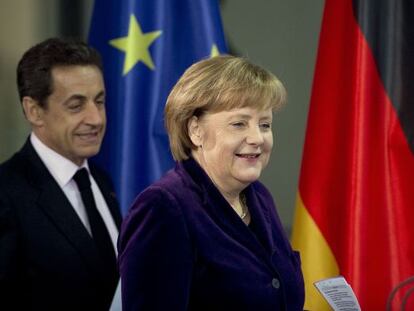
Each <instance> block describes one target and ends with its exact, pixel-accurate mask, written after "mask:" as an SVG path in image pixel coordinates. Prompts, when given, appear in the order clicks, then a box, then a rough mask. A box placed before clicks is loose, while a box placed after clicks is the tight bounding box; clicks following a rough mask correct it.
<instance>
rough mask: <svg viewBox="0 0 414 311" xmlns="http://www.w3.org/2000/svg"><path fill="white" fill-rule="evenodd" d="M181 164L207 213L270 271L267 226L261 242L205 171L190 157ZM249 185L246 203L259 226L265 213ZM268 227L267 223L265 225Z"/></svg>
mask: <svg viewBox="0 0 414 311" xmlns="http://www.w3.org/2000/svg"><path fill="white" fill-rule="evenodd" d="M183 164H184V167H185V169H186V170H187V172H188V173H189V174H190V176H191V177H192V179H193V180H194V182H195V184H196V187H198V188H199V192H200V194H201V195H202V196H203V203H204V207H205V208H206V210H207V212H208V213H209V214H210V215H212V216H213V217H214V218H215V221H216V223H217V224H218V225H219V226H220V228H221V229H222V230H223V231H225V232H226V233H227V234H228V235H230V236H231V237H232V238H233V239H235V240H237V241H238V242H239V243H241V244H243V245H244V246H246V247H247V248H249V250H250V251H251V252H252V253H254V254H255V255H256V256H259V257H261V258H262V259H263V261H264V262H266V263H267V265H268V266H269V268H270V269H272V270H273V265H272V262H271V258H270V257H271V254H270V253H269V252H268V251H267V246H268V245H267V243H270V240H269V238H270V236H271V235H270V234H268V233H267V230H266V229H263V232H262V231H260V236H259V238H260V240H261V241H262V240H263V241H266V242H265V243H266V244H265V245H263V244H262V243H261V242H260V241H259V239H258V238H257V237H256V236H255V235H254V234H253V232H252V231H251V230H250V229H249V228H248V226H246V224H245V223H244V222H243V221H242V220H241V219H240V217H239V216H238V215H237V214H236V212H235V211H234V210H233V208H232V207H231V206H230V204H229V203H228V202H227V201H226V200H225V198H224V197H223V196H222V195H221V193H220V191H219V190H218V189H217V188H216V187H215V186H214V184H213V183H212V182H211V180H210V178H209V177H208V176H207V174H206V173H205V172H204V170H203V169H202V168H201V167H200V166H199V165H198V164H197V162H195V160H193V159H189V160H187V161H185V162H184V163H183ZM251 187H252V186H251V185H250V186H249V187H248V188H247V189H246V190H245V191H246V195H247V204H248V206H249V210H250V211H251V212H253V211H254V212H253V213H252V217H254V218H255V219H254V220H255V222H256V224H257V227H258V228H260V227H261V226H262V225H264V224H265V216H264V215H262V212H260V210H262V208H261V207H260V205H259V204H260V203H261V202H259V201H258V200H257V198H256V196H255V194H254V191H253V190H252V189H251ZM267 227H268V226H267Z"/></svg>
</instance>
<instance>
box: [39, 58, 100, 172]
mask: <svg viewBox="0 0 414 311" xmlns="http://www.w3.org/2000/svg"><path fill="white" fill-rule="evenodd" d="M51 73H52V90H53V93H52V94H51V95H50V96H49V97H48V99H47V103H46V106H45V108H40V109H39V114H40V119H41V126H39V127H37V128H36V129H35V130H34V131H35V134H36V135H37V136H38V137H39V139H40V140H41V141H42V142H43V143H44V144H46V145H47V146H48V147H49V148H51V149H53V150H54V151H56V152H57V153H59V154H60V155H62V156H64V157H65V158H67V159H69V160H71V161H72V162H74V163H75V164H77V165H81V164H82V163H83V161H84V160H85V159H87V158H89V157H91V156H94V155H95V154H97V153H98V152H99V149H100V146H101V143H102V139H103V136H104V133H105V126H106V116H105V86H104V82H103V77H102V73H101V71H100V70H99V68H97V67H96V66H59V67H55V68H53V69H52V72H51Z"/></svg>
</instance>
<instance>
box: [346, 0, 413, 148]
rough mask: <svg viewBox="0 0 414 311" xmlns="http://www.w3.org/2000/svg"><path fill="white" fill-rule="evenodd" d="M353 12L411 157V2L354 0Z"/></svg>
mask: <svg viewBox="0 0 414 311" xmlns="http://www.w3.org/2000/svg"><path fill="white" fill-rule="evenodd" d="M353 9H354V14H355V17H356V19H357V21H358V23H359V26H360V28H361V30H362V32H363V33H364V35H365V38H366V40H367V41H368V44H369V46H370V48H371V50H372V51H373V53H374V57H375V61H376V64H377V67H378V70H379V73H380V76H381V80H382V81H383V83H384V87H385V90H386V92H387V93H388V96H389V97H390V99H391V100H392V103H393V106H394V108H395V110H396V111H397V113H398V117H399V119H400V122H401V126H402V128H403V131H404V133H405V136H406V137H407V140H408V143H409V145H410V148H411V151H412V152H413V153H414V1H413V0H353Z"/></svg>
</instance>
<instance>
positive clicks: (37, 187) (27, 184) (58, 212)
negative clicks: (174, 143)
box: [0, 140, 121, 310]
mask: <svg viewBox="0 0 414 311" xmlns="http://www.w3.org/2000/svg"><path fill="white" fill-rule="evenodd" d="M90 169H91V173H92V175H93V177H94V179H95V180H96V182H97V184H98V186H99V188H100V190H101V192H102V194H103V196H104V198H105V200H106V202H107V204H108V206H109V209H110V211H111V213H112V216H113V217H114V220H115V223H116V224H117V225H118V227H119V225H120V222H121V216H120V213H119V208H118V204H117V202H116V199H115V196H114V194H113V192H112V187H111V184H110V182H109V180H108V179H107V178H106V177H105V175H103V173H102V172H100V171H98V170H97V169H96V168H95V167H93V166H92V165H90ZM116 284H117V276H112V277H110V276H108V273H106V271H104V269H103V263H102V261H101V258H100V257H99V255H98V250H97V248H96V246H95V244H94V242H93V240H92V238H91V236H90V235H89V233H88V232H87V230H86V229H85V227H84V225H83V224H82V222H81V220H80V219H79V217H78V216H77V214H76V212H75V211H74V209H73V207H72V206H71V204H70V202H69V200H68V199H67V198H66V196H65V194H64V193H63V191H62V190H61V189H60V187H59V185H58V184H57V183H56V181H55V180H54V178H53V177H52V175H51V174H50V173H49V171H48V170H47V168H46V167H45V166H44V164H43V162H42V161H41V160H40V158H39V156H38V155H37V153H36V152H35V150H34V149H33V146H32V145H31V143H30V141H29V140H28V141H27V142H26V144H25V145H24V147H23V148H22V150H20V151H19V152H18V153H16V154H15V155H14V156H13V157H12V158H11V159H10V160H8V161H7V162H5V163H4V164H2V165H1V166H0V310H108V308H109V306H110V304H111V300H112V297H113V294H114V291H115V287H116Z"/></svg>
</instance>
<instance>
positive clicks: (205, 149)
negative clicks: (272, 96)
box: [189, 108, 273, 192]
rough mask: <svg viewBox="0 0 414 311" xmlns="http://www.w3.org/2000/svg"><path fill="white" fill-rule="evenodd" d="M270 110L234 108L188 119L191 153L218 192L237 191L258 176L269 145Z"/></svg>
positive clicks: (266, 161) (264, 165) (268, 153)
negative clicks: (191, 144) (192, 144)
mask: <svg viewBox="0 0 414 311" xmlns="http://www.w3.org/2000/svg"><path fill="white" fill-rule="evenodd" d="M272 117H273V116H272V110H271V109H266V110H256V109H253V108H237V109H233V110H230V111H221V112H217V113H206V114H205V115H203V116H202V117H200V118H199V119H197V118H196V117H193V119H192V120H190V122H189V134H190V138H191V139H192V141H193V143H194V144H195V145H196V146H200V147H199V148H197V149H196V150H194V151H193V156H194V157H195V159H196V160H197V161H198V162H199V163H200V165H201V167H203V169H204V170H205V171H206V172H207V174H208V175H209V177H210V178H211V179H212V180H213V182H214V183H215V184H216V186H218V188H219V189H220V190H221V191H226V192H231V191H241V190H242V189H244V188H245V187H246V186H247V185H248V184H250V183H252V182H254V181H255V180H257V179H258V178H259V177H260V174H261V172H262V170H263V169H264V168H265V167H266V165H267V163H268V161H269V157H270V153H271V150H272V146H273V134H272Z"/></svg>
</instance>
